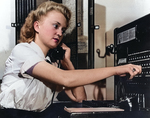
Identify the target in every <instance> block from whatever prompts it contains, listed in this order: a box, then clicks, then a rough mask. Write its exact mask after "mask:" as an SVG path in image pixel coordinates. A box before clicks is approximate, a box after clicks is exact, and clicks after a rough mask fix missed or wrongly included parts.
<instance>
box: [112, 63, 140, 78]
mask: <svg viewBox="0 0 150 118" xmlns="http://www.w3.org/2000/svg"><path fill="white" fill-rule="evenodd" d="M115 68H116V75H119V76H126V75H127V73H129V74H130V78H129V79H132V78H133V77H134V76H135V75H137V74H140V73H141V72H142V67H141V66H139V65H133V64H127V65H123V66H116V67H115Z"/></svg>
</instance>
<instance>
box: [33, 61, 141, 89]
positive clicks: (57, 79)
mask: <svg viewBox="0 0 150 118" xmlns="http://www.w3.org/2000/svg"><path fill="white" fill-rule="evenodd" d="M133 68H135V69H136V71H134V72H133ZM126 73H129V74H130V78H129V79H132V78H133V77H134V76H135V75H136V74H139V73H141V66H137V65H132V64H128V65H124V66H117V67H107V68H97V69H86V70H62V69H59V68H57V67H54V66H52V65H50V64H48V63H47V62H45V61H42V62H39V63H38V64H37V65H36V66H35V67H34V69H33V72H32V74H33V76H34V77H36V78H40V80H41V81H42V80H46V81H49V82H52V83H55V84H59V85H62V86H65V87H77V86H82V85H86V84H90V83H93V82H96V81H99V80H102V79H104V78H107V77H110V76H113V75H124V74H126Z"/></svg>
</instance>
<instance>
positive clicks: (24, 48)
mask: <svg viewBox="0 0 150 118" xmlns="http://www.w3.org/2000/svg"><path fill="white" fill-rule="evenodd" d="M40 61H45V56H44V54H43V52H42V50H41V48H40V47H39V46H38V45H37V44H36V43H34V42H31V43H30V44H29V43H20V44H18V45H16V46H15V48H14V49H13V50H12V53H11V55H10V56H9V57H8V59H7V60H6V65H5V66H6V69H5V72H4V76H3V79H2V84H1V90H2V92H1V93H0V105H1V106H2V107H4V108H15V109H24V110H34V111H42V110H44V109H46V108H47V107H48V106H49V105H50V103H51V99H52V96H53V92H52V90H51V89H50V88H48V87H47V86H46V85H45V84H43V82H41V81H39V80H38V79H36V78H33V77H32V76H29V75H28V74H25V72H26V71H27V70H28V69H29V68H30V67H32V66H33V65H35V64H36V63H38V62H40ZM19 74H20V75H21V76H22V77H21V76H20V75H19ZM57 94H58V93H55V96H56V95H57Z"/></svg>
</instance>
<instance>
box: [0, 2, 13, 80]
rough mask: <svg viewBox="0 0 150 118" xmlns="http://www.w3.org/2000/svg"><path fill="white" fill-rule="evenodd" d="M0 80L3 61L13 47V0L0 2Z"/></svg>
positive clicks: (3, 65)
mask: <svg viewBox="0 0 150 118" xmlns="http://www.w3.org/2000/svg"><path fill="white" fill-rule="evenodd" d="M0 16H1V19H0V21H1V22H0V40H1V42H0V79H2V76H3V72H4V67H5V61H6V59H7V57H8V55H9V54H10V52H11V50H12V48H13V47H14V45H15V28H13V27H11V23H15V17H14V16H15V0H0Z"/></svg>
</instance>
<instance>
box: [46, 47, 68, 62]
mask: <svg viewBox="0 0 150 118" xmlns="http://www.w3.org/2000/svg"><path fill="white" fill-rule="evenodd" d="M65 52H66V51H65V50H63V48H62V47H61V46H57V48H55V49H51V50H49V52H48V54H47V55H48V56H49V57H50V59H51V61H52V62H56V60H63V58H64V55H65Z"/></svg>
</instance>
